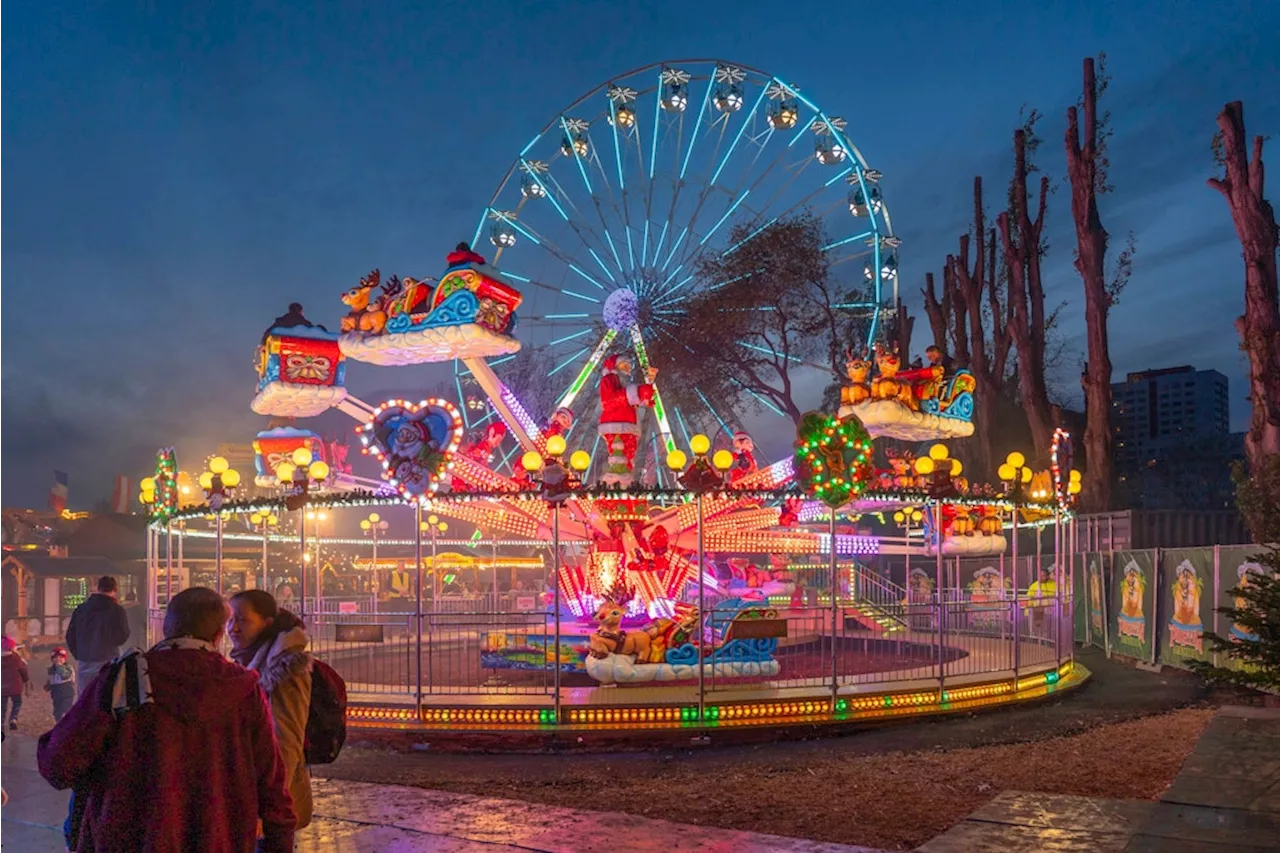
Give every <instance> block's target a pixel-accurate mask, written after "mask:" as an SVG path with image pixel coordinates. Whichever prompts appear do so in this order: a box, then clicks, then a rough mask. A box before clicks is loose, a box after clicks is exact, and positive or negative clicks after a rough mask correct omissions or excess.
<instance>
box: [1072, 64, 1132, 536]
mask: <svg viewBox="0 0 1280 853" xmlns="http://www.w3.org/2000/svg"><path fill="white" fill-rule="evenodd" d="M1098 65H1099V69H1098V70H1100V71H1101V72H1102V73H1101V75H1100V76H1099V75H1098V74H1096V73H1095V69H1094V61H1093V58H1092V57H1089V58H1087V59H1085V61H1084V95H1083V98H1082V100H1081V103H1080V104H1078V105H1077V106H1073V107H1070V108H1068V110H1067V132H1066V139H1065V145H1066V149H1067V179H1068V180H1069V181H1070V182H1071V216H1072V218H1073V219H1074V220H1075V226H1076V261H1075V265H1076V271H1077V272H1079V273H1080V279H1081V280H1082V281H1083V282H1084V319H1085V328H1086V340H1087V356H1086V361H1085V369H1084V375H1083V377H1082V379H1081V384H1082V385H1083V386H1084V400H1085V430H1084V451H1085V460H1086V464H1087V472H1088V475H1089V476H1088V477H1086V478H1085V481H1084V482H1085V491H1084V506H1085V507H1086V508H1087V509H1089V510H1091V511H1093V512H1101V511H1104V510H1107V509H1110V508H1111V488H1112V482H1113V479H1112V464H1111V350H1110V346H1109V342H1108V336H1107V317H1108V315H1109V314H1110V312H1111V307H1112V306H1113V305H1114V304H1115V302H1116V299H1117V298H1118V297H1119V295H1120V291H1121V290H1122V289H1123V288H1124V286H1125V284H1127V283H1128V280H1129V273H1130V271H1131V269H1132V263H1133V235H1132V234H1131V235H1130V236H1129V245H1128V247H1127V248H1126V249H1125V250H1124V251H1123V252H1121V253H1120V256H1119V258H1118V259H1117V261H1116V269H1115V274H1114V275H1113V276H1112V278H1111V279H1110V280H1109V281H1108V279H1107V275H1106V258H1107V241H1108V234H1107V230H1106V229H1105V228H1104V227H1103V226H1102V217H1101V216H1100V215H1099V213H1098V196H1099V195H1101V194H1103V193H1106V192H1110V191H1111V189H1112V187H1111V185H1110V184H1109V183H1108V180H1107V166H1108V165H1109V164H1108V162H1107V154H1106V147H1107V146H1106V142H1107V137H1108V136H1109V135H1110V132H1109V130H1108V129H1107V124H1108V119H1109V114H1108V113H1103V114H1101V115H1099V114H1098V98H1099V96H1100V95H1102V93H1103V92H1105V91H1106V89H1107V83H1108V82H1109V78H1108V77H1107V74H1106V54H1103V55H1101V56H1099V57H1098ZM1081 112H1083V114H1084V135H1083V138H1082V137H1081V132H1080V117H1079V114H1080V113H1081Z"/></svg>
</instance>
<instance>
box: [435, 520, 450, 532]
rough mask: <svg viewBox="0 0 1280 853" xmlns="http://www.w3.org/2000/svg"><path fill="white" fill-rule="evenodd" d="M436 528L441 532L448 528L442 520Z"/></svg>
mask: <svg viewBox="0 0 1280 853" xmlns="http://www.w3.org/2000/svg"><path fill="white" fill-rule="evenodd" d="M436 529H438V530H439V531H440V532H441V533H444V532H445V531H446V530H448V529H449V525H448V524H446V523H444V522H443V521H442V522H440V523H439V524H437V525H436Z"/></svg>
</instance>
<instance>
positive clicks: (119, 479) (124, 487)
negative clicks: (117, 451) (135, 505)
mask: <svg viewBox="0 0 1280 853" xmlns="http://www.w3.org/2000/svg"><path fill="white" fill-rule="evenodd" d="M131 497H132V494H131V493H130V491H129V478H128V477H126V476H125V475H124V474H117V475H116V487H115V491H113V492H112V493H111V511H112V512H115V513H119V514H121V515H123V514H124V513H126V512H128V511H129V499H130V498H131Z"/></svg>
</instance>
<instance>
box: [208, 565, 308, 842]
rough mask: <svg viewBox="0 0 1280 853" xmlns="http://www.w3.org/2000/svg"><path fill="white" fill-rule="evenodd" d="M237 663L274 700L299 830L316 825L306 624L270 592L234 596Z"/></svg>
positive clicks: (231, 630)
mask: <svg viewBox="0 0 1280 853" xmlns="http://www.w3.org/2000/svg"><path fill="white" fill-rule="evenodd" d="M230 604H231V619H230V621H229V622H228V623H227V636H228V637H230V639H231V659H232V660H234V661H235V662H236V663H238V664H240V665H241V666H243V667H245V668H246V669H251V670H253V671H254V672H256V673H258V678H259V683H260V684H261V685H262V687H263V689H264V690H266V691H267V698H268V699H269V700H270V702H271V719H272V722H273V723H274V725H275V730H276V740H277V742H278V743H279V745H280V759H281V761H282V762H283V763H284V771H285V782H286V784H287V785H288V788H289V793H290V795H292V797H293V812H294V815H295V816H296V817H297V818H298V827H297V828H298V829H301V828H302V827H304V826H306V825H307V824H309V823H310V822H311V772H310V771H309V770H308V769H307V764H306V761H305V760H304V758H303V742H304V740H305V738H306V733H307V716H308V715H309V714H310V712H311V655H310V654H308V653H307V634H306V631H304V630H303V627H304V626H303V624H302V620H301V619H299V618H298V617H297V616H294V615H293V614H292V613H290V612H289V611H288V610H284V609H281V608H280V607H279V606H278V605H277V604H276V600H275V598H273V597H272V596H271V594H270V593H268V592H265V591H263V590H260V589H247V590H244V591H243V592H237V593H236V594H235V595H233V596H231V600H230Z"/></svg>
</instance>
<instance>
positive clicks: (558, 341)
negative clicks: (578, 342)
mask: <svg viewBox="0 0 1280 853" xmlns="http://www.w3.org/2000/svg"><path fill="white" fill-rule="evenodd" d="M594 331H595V329H592V328H586V329H583V330H581V331H578V332H574V333H573V334H572V335H565V336H564V337H563V338H556V339H555V340H554V341H552V342H551V343H549V344H547V346H552V347H553V346H556V345H557V344H562V343H564V342H565V341H571V340H573V339H574V338H580V337H582V336H583V335H589V334H591V333H592V332H594Z"/></svg>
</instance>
